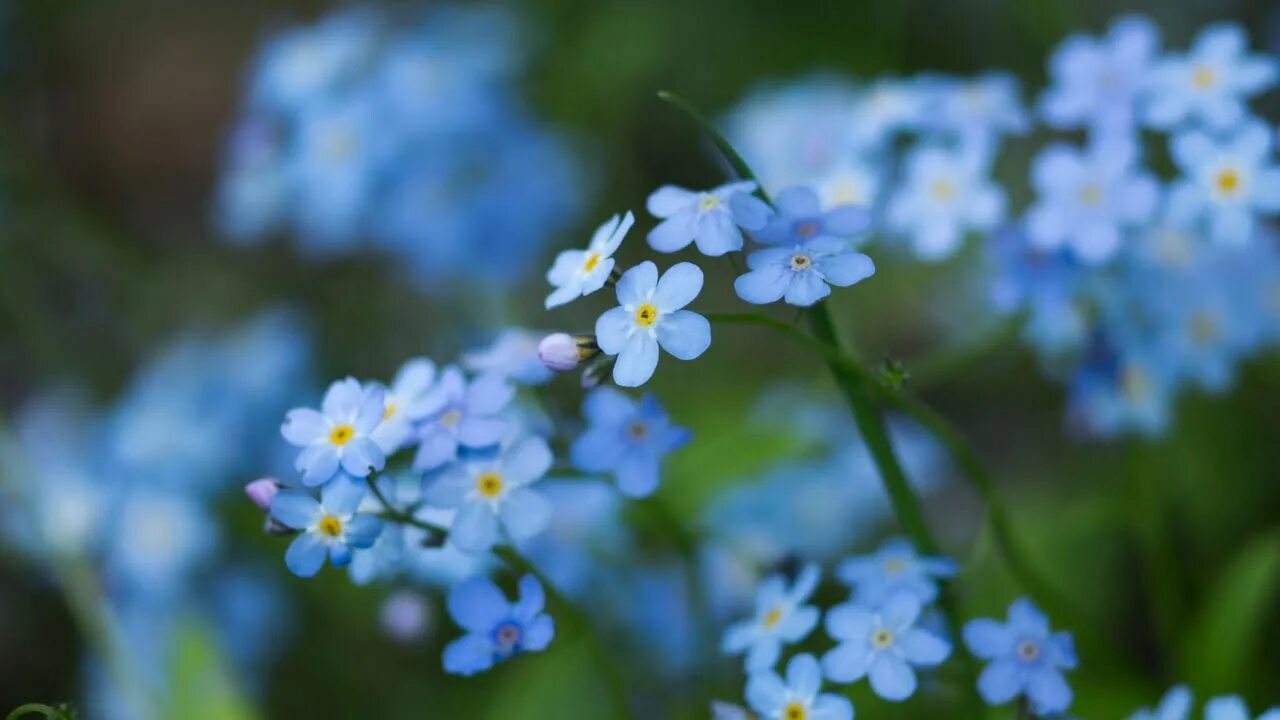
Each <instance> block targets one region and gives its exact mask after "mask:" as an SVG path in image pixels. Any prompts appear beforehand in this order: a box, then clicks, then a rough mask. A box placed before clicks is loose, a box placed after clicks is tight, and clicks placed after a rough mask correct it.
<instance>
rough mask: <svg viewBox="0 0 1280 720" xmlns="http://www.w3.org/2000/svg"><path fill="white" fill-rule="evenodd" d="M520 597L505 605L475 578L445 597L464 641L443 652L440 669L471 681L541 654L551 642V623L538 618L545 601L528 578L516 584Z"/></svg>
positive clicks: (484, 581)
mask: <svg viewBox="0 0 1280 720" xmlns="http://www.w3.org/2000/svg"><path fill="white" fill-rule="evenodd" d="M519 590H520V597H519V599H518V600H517V601H516V602H514V603H509V602H507V599H506V597H504V596H503V594H502V591H501V590H499V589H498V586H497V585H494V584H493V581H491V580H489V579H488V578H483V577H475V578H472V579H470V580H467V581H466V582H464V583H460V584H459V585H457V586H455V587H454V588H453V589H452V590H450V591H449V600H448V606H449V614H450V615H451V616H453V620H454V622H456V623H458V625H459V626H461V627H462V629H463V630H466V631H467V634H466V635H463V636H462V637H460V638H458V639H457V640H454V641H453V642H451V643H449V645H448V647H446V648H445V649H444V669H445V670H446V671H447V672H451V673H454V674H456V675H474V674H476V673H478V672H484V671H485V670H488V669H489V668H491V667H493V666H494V664H496V663H500V662H503V661H505V660H509V659H511V658H512V657H514V656H515V655H517V654H520V653H530V652H541V651H542V650H545V649H546V648H547V646H548V645H550V644H551V639H552V638H554V637H555V634H556V630H555V623H554V622H553V621H552V619H551V616H550V615H547V614H546V613H545V612H543V608H544V606H545V605H546V596H545V594H544V592H543V589H542V585H541V584H540V583H539V582H538V580H537V579H536V578H534V577H533V576H532V575H525V576H524V577H522V578H520V588H519Z"/></svg>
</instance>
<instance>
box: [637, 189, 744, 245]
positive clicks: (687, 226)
mask: <svg viewBox="0 0 1280 720" xmlns="http://www.w3.org/2000/svg"><path fill="white" fill-rule="evenodd" d="M755 189H756V184H755V183H754V182H734V183H729V184H727V185H721V186H720V187H718V188H715V189H712V190H707V191H706V192H696V191H693V190H686V189H685V188H682V187H677V186H675V185H663V186H662V187H660V188H658V189H657V190H655V191H654V192H653V194H652V195H650V196H649V200H648V202H647V203H646V206H647V207H648V209H649V212H650V214H652V215H653V216H654V217H657V218H662V222H660V223H658V225H657V227H655V228H654V229H653V230H651V231H649V245H650V246H651V247H652V248H653V249H654V250H657V251H658V252H675V251H677V250H681V249H684V248H685V247H687V246H688V245H689V243H691V242H692V243H694V244H695V245H697V247H698V252H700V253H702V254H703V255H709V256H711V257H718V256H720V255H723V254H725V253H727V252H731V251H733V250H741V249H742V231H741V230H739V229H738V226H737V225H736V224H735V222H734V217H735V211H734V210H731V209H730V205H731V204H732V205H733V207H734V208H737V210H736V212H737V213H738V214H742V213H747V214H748V215H753V216H762V215H764V214H767V213H768V211H769V210H768V206H767V205H765V204H764V202H763V201H761V200H760V199H759V198H756V197H755V196H753V195H752V194H751V193H753V192H755Z"/></svg>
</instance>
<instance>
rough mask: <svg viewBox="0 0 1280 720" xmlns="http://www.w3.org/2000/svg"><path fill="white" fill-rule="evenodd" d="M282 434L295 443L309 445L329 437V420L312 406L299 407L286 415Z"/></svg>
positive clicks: (281, 427) (281, 428)
mask: <svg viewBox="0 0 1280 720" xmlns="http://www.w3.org/2000/svg"><path fill="white" fill-rule="evenodd" d="M280 434H281V435H283V436H284V439H285V440H288V441H289V442H290V443H291V444H293V445H299V446H307V445H310V444H311V443H313V442H316V441H318V440H325V439H327V438H328V435H329V421H328V420H327V419H325V417H324V416H323V415H321V414H320V413H319V412H317V411H315V410H312V409H311V408H297V409H294V410H290V411H289V414H288V415H287V416H286V417H285V421H284V424H283V425H281V426H280Z"/></svg>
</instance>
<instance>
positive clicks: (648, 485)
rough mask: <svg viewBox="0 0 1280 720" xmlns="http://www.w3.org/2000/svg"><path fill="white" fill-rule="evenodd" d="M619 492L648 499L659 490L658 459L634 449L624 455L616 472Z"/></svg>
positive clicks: (648, 453)
mask: <svg viewBox="0 0 1280 720" xmlns="http://www.w3.org/2000/svg"><path fill="white" fill-rule="evenodd" d="M615 472H616V473H617V477H618V490H619V491H621V492H622V494H623V495H626V496H627V497H632V498H642V497H648V496H650V495H652V494H653V491H654V490H657V489H658V481H659V479H660V477H661V473H660V471H659V465H658V458H657V457H656V456H655V455H653V454H652V453H650V452H646V451H644V450H641V449H633V450H631V451H630V452H627V453H625V454H623V455H622V456H621V457H620V458H619V461H618V464H617V468H616V471H615Z"/></svg>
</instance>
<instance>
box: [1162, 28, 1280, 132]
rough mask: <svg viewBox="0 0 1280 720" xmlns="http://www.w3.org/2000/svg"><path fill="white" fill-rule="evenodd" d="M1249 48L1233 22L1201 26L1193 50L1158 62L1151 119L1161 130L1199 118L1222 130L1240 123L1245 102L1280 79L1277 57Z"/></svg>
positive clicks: (1244, 111)
mask: <svg viewBox="0 0 1280 720" xmlns="http://www.w3.org/2000/svg"><path fill="white" fill-rule="evenodd" d="M1247 51H1248V37H1247V36H1246V35H1245V31H1244V28H1242V27H1240V26H1239V25H1237V24H1235V23H1217V24H1214V25H1210V26H1208V27H1206V28H1205V29H1203V30H1201V31H1200V34H1199V35H1197V36H1196V39H1195V42H1194V43H1193V44H1192V47H1191V52H1189V53H1187V54H1185V55H1175V56H1172V57H1168V58H1165V59H1162V60H1161V61H1160V62H1159V63H1158V64H1157V65H1156V67H1155V69H1154V71H1153V73H1152V77H1151V98H1150V103H1149V105H1148V107H1147V120H1148V121H1150V122H1151V123H1152V124H1153V125H1156V126H1157V127H1162V128H1170V127H1173V126H1175V125H1177V124H1179V123H1183V122H1187V121H1190V120H1199V121H1201V122H1204V123H1205V124H1207V125H1209V126H1210V127H1212V128H1215V129H1218V130H1226V129H1229V128H1230V127H1231V126H1233V125H1235V124H1237V123H1239V122H1240V121H1241V120H1242V119H1244V117H1245V116H1246V114H1247V112H1248V111H1247V109H1246V107H1245V102H1246V101H1247V100H1248V99H1249V98H1251V97H1253V96H1254V95H1257V94H1259V93H1261V92H1263V91H1264V90H1266V89H1267V88H1270V87H1272V86H1274V85H1275V84H1276V81H1277V78H1278V77H1280V64H1278V63H1277V61H1276V60H1275V59H1274V58H1270V57H1264V56H1261V55H1252V56H1251V55H1246V52H1247Z"/></svg>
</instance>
